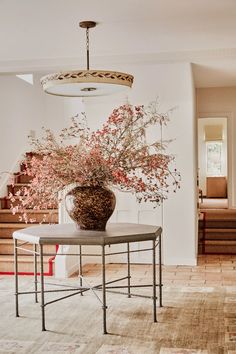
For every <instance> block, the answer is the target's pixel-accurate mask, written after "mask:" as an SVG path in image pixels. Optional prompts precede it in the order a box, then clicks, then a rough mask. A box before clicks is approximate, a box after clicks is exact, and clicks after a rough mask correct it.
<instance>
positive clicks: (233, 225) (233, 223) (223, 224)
mask: <svg viewBox="0 0 236 354" xmlns="http://www.w3.org/2000/svg"><path fill="white" fill-rule="evenodd" d="M204 227H205V228H208V229H210V228H212V229H236V219H228V220H227V219H218V220H213V219H212V220H205V221H200V222H199V229H202V228H204Z"/></svg>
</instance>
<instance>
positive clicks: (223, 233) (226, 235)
mask: <svg viewBox="0 0 236 354" xmlns="http://www.w3.org/2000/svg"><path fill="white" fill-rule="evenodd" d="M204 231H205V234H204V233H203V230H201V231H200V232H199V238H200V239H202V238H203V236H204V237H205V240H222V241H224V240H225V241H227V240H229V241H230V240H231V241H233V240H236V229H213V228H212V229H205V230H204Z"/></svg>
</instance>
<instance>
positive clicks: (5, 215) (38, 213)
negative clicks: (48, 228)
mask: <svg viewBox="0 0 236 354" xmlns="http://www.w3.org/2000/svg"><path fill="white" fill-rule="evenodd" d="M26 213H27V216H28V219H35V221H34V222H33V223H40V222H42V220H43V218H44V215H46V221H45V222H47V223H57V222H58V211H57V210H55V209H47V210H34V211H31V210H29V211H28V210H27V211H26ZM20 217H22V215H21V214H20V213H16V214H15V215H13V214H12V212H11V211H10V210H9V209H1V210H0V223H23V224H24V223H25V222H24V220H21V219H20ZM29 224H30V223H29Z"/></svg>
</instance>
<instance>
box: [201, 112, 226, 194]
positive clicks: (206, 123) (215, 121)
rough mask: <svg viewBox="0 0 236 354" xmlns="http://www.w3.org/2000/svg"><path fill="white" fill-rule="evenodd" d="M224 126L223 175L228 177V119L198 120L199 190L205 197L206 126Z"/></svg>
mask: <svg viewBox="0 0 236 354" xmlns="http://www.w3.org/2000/svg"><path fill="white" fill-rule="evenodd" d="M211 125H222V128H223V140H222V174H221V176H226V177H227V118H199V119H198V168H199V169H198V174H199V188H200V189H201V190H202V192H203V195H206V177H207V155H206V141H205V126H211Z"/></svg>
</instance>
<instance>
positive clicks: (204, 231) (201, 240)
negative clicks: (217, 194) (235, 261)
mask: <svg viewBox="0 0 236 354" xmlns="http://www.w3.org/2000/svg"><path fill="white" fill-rule="evenodd" d="M198 226H199V227H198V253H199V254H204V253H211V254H236V209H203V210H201V214H200V218H199V224H198Z"/></svg>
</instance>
